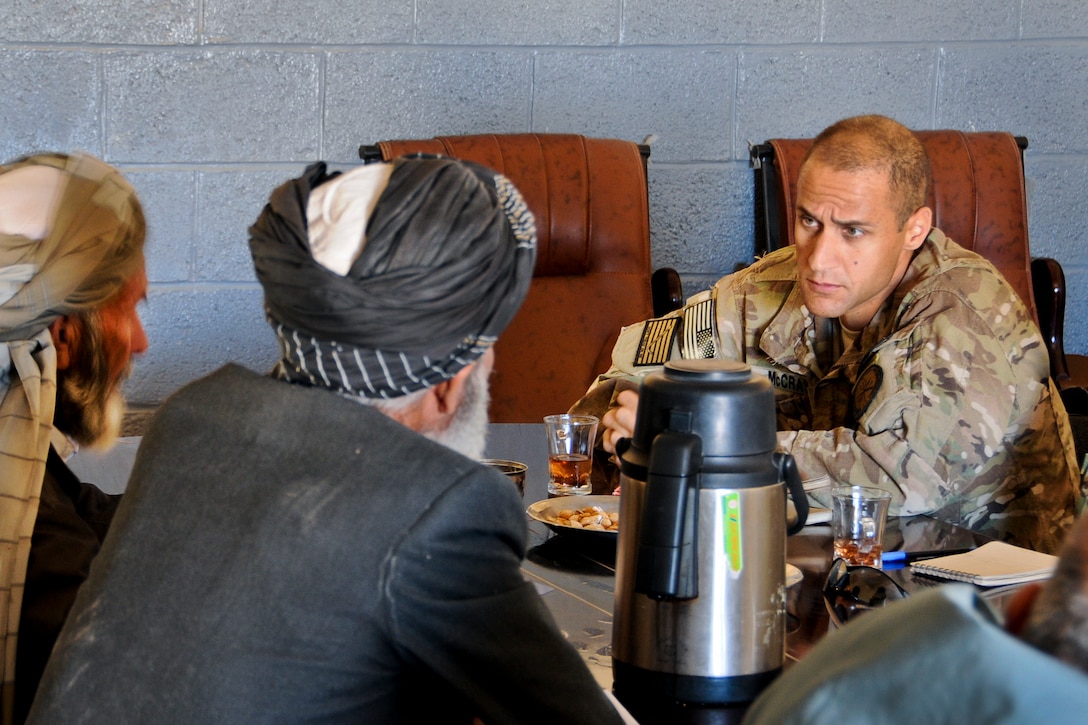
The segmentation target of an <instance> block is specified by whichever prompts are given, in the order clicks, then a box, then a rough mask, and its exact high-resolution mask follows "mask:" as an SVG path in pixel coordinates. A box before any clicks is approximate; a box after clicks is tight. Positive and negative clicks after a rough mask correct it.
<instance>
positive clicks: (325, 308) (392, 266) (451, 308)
mask: <svg viewBox="0 0 1088 725" xmlns="http://www.w3.org/2000/svg"><path fill="white" fill-rule="evenodd" d="M392 163H393V169H392V172H391V174H390V176H389V182H388V185H387V186H386V187H385V190H384V191H383V192H382V193H381V195H380V197H379V198H378V201H377V204H376V206H375V208H374V211H373V213H372V214H371V215H370V219H369V222H368V224H367V227H366V244H365V246H363V248H362V252H361V253H360V254H359V256H358V258H357V259H355V261H354V262H353V263H352V264H351V267H350V269H348V271H347V274H345V275H342V276H341V275H339V274H336V273H335V272H332V271H330V270H329V269H327V268H325V267H324V266H322V265H321V264H319V263H318V262H317V261H315V260H314V258H313V255H312V252H311V249H310V245H309V242H308V232H307V224H306V207H307V200H308V198H309V196H310V192H311V190H312V189H314V188H316V187H318V186H319V185H321V184H322V183H325V182H326V181H329V180H330V179H331V178H333V176H330V175H328V174H327V173H326V167H325V165H324V164H315V165H313V166H310V167H309V168H308V169H307V170H306V172H305V173H304V174H303V175H302V176H301V177H300V178H298V179H294V180H292V181H289V182H287V183H286V184H284V185H283V186H281V187H279V188H278V189H276V190H275V191H274V192H273V194H272V197H271V199H270V201H269V203H268V205H267V206H266V207H265V209H264V211H263V212H262V213H261V215H260V217H259V218H258V219H257V222H256V223H255V224H254V225H253V226H252V227H251V228H250V250H251V252H252V254H253V261H254V266H255V268H256V272H257V278H258V280H260V282H261V285H262V286H263V287H264V292H265V311H266V313H267V315H268V318H269V321H270V322H271V324H272V325H273V327H274V328H275V329H276V332H277V335H278V336H279V339H280V343H281V356H282V358H281V361H280V363H279V365H278V367H277V375H278V376H280V377H282V378H285V379H288V380H291V381H293V382H299V383H304V384H308V385H319V386H323V387H328V388H330V389H333V390H337V391H339V392H343V393H346V394H350V395H356V396H363V397H367V398H392V397H397V396H401V395H406V394H408V393H411V392H414V391H416V390H421V389H423V388H426V387H429V386H431V385H434V384H435V383H437V382H439V381H442V380H447V379H449V378H451V377H453V376H454V375H455V374H456V373H457V371H459V370H460V369H462V368H463V367H465V366H466V365H468V364H470V363H472V362H473V361H474V360H476V359H477V358H479V357H480V356H481V355H482V354H483V353H484V352H485V351H486V350H487V348H489V347H490V346H491V345H493V344H494V343H495V341H496V339H497V338H498V335H499V333H500V332H501V331H502V330H503V329H504V328H505V327H506V325H507V324H508V323H509V322H510V320H511V319H512V318H513V316H514V314H515V313H516V312H517V309H518V307H519V306H520V305H521V302H522V300H523V299H524V297H525V294H526V292H527V291H528V287H529V282H530V280H531V278H532V272H533V266H534V264H535V261H536V227H535V224H534V221H533V217H532V214H531V213H530V212H529V210H528V208H527V207H526V205H525V202H524V200H523V199H522V198H521V194H520V193H519V192H518V191H517V189H516V188H515V187H514V185H513V184H512V183H510V181H509V180H508V179H506V178H505V177H503V176H501V175H500V174H497V173H496V172H494V171H491V170H489V169H486V168H484V167H482V166H479V165H477V164H472V163H468V162H463V161H457V160H454V159H449V158H442V157H434V156H423V155H416V156H408V157H402V158H399V159H396V160H395V161H393V162H392Z"/></svg>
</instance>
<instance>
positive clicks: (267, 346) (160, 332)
mask: <svg viewBox="0 0 1088 725" xmlns="http://www.w3.org/2000/svg"><path fill="white" fill-rule="evenodd" d="M262 299H263V297H262V293H261V288H260V286H259V285H257V284H253V285H249V286H241V287H218V286H199V285H190V286H185V287H178V288H174V289H170V288H160V287H153V288H152V289H151V290H150V292H149V294H148V304H147V305H145V306H144V308H143V309H141V310H140V316H141V318H142V319H143V321H144V328H145V329H146V330H147V336H148V351H147V353H146V354H145V355H143V356H141V357H140V358H139V359H137V360H136V362H135V365H134V367H133V373H132V377H131V378H129V380H128V381H127V382H126V383H125V394H126V396H127V397H128V399H129V400H130V401H131V402H132V403H133V404H136V405H157V404H158V403H160V402H162V401H163V400H164V399H165V398H166V397H167V396H169V395H170V394H171V393H173V392H174V391H175V390H177V389H178V388H180V387H181V386H182V385H184V384H185V383H187V382H189V381H190V380H194V379H196V378H198V377H200V376H202V375H206V374H207V373H209V372H211V371H213V370H215V369H217V368H218V367H220V366H221V365H223V364H224V363H227V362H238V363H240V364H241V365H243V366H245V367H248V368H250V369H252V370H256V371H258V372H267V371H268V370H270V369H271V367H272V365H273V364H274V363H275V361H276V359H277V357H278V354H279V353H278V349H277V347H276V340H275V335H274V333H273V332H272V328H271V327H269V326H268V324H267V323H266V322H265V321H264V312H263V310H262Z"/></svg>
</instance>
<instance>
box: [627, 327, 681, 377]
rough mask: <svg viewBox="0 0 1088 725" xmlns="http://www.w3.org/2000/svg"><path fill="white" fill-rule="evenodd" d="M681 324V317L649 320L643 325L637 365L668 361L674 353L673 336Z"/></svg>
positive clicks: (636, 354) (636, 359)
mask: <svg viewBox="0 0 1088 725" xmlns="http://www.w3.org/2000/svg"><path fill="white" fill-rule="evenodd" d="M679 324H680V318H679V317H662V318H660V319H656V320H647V321H646V323H645V324H644V325H643V326H642V337H641V338H640V339H639V341H638V352H637V353H635V365H662V364H664V363H665V362H667V361H668V359H669V356H670V355H671V354H672V338H673V336H674V335H675V334H676V326H677V325H679Z"/></svg>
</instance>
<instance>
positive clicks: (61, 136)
mask: <svg viewBox="0 0 1088 725" xmlns="http://www.w3.org/2000/svg"><path fill="white" fill-rule="evenodd" d="M101 85H102V83H101V79H100V75H99V72H98V61H97V59H96V58H95V57H94V56H93V55H88V54H83V53H78V52H68V51H31V50H10V49H9V50H3V52H0V87H2V88H3V89H4V103H3V105H2V106H0V129H2V130H0V160H3V161H8V160H11V159H13V158H16V157H19V156H25V155H27V154H30V153H35V152H40V151H77V150H82V151H88V152H90V153H93V154H95V155H96V156H101V155H102V139H101V135H100V133H99V126H100V124H99V98H100V96H101V93H100V89H101Z"/></svg>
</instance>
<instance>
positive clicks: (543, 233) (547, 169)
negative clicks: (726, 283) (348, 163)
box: [359, 133, 683, 423]
mask: <svg viewBox="0 0 1088 725" xmlns="http://www.w3.org/2000/svg"><path fill="white" fill-rule="evenodd" d="M415 152H424V153H435V154H442V155H444V156H451V157H454V158H459V159H463V160H466V161H474V162H477V163H480V164H483V165H484V166H487V167H489V168H492V169H495V170H496V171H498V172H499V173H502V174H504V175H505V176H507V177H508V178H509V179H510V180H511V181H513V182H514V184H515V185H516V186H517V187H518V189H520V190H521V192H522V195H523V196H524V197H525V201H526V203H527V204H528V205H529V208H530V209H531V210H532V211H533V214H534V215H535V216H536V223H537V232H538V235H539V243H540V248H539V252H538V255H537V262H536V269H535V270H534V273H533V283H532V286H531V287H530V289H529V294H528V297H527V298H526V300H525V303H524V304H523V305H522V307H521V309H520V311H519V312H518V314H517V316H516V317H515V318H514V320H513V322H511V323H510V326H509V327H507V329H506V330H505V332H503V334H502V335H501V337H500V338H499V342H498V344H497V345H496V348H495V354H496V361H495V373H494V376H493V378H492V381H491V420H492V421H493V422H496V423H527V422H531V423H537V422H540V420H541V418H542V417H543V416H545V415H548V414H551V413H562V412H565V411H566V410H567V409H568V408H569V407H570V406H571V404H572V403H574V402H575V401H576V400H578V399H579V398H580V397H581V396H582V394H583V393H585V391H586V389H587V388H588V387H589V385H590V383H592V382H593V379H594V378H595V376H596V375H597V374H599V373H601V372H603V371H604V370H606V369H608V367H609V364H610V360H611V350H612V346H613V344H614V343H615V340H616V336H617V335H618V333H619V330H620V328H621V327H622V326H623V325H628V324H631V323H633V322H638V321H640V320H644V319H646V318H649V317H652V316H654V315H655V311H656V314H663V313H664V312H665V311H667V310H669V309H675V308H676V307H679V305H680V304H681V303H682V302H683V296H682V294H681V291H680V287H679V276H678V275H677V274H676V272H675V271H673V270H658V272H657V273H652V272H651V265H650V219H649V210H648V204H649V203H648V198H647V186H646V156H648V155H649V148H648V147H646V146H639V145H638V144H635V143H631V142H629V141H620V140H616V139H599V138H586V137H584V136H578V135H573V134H534V133H524V134H502V135H496V134H485V135H476V136H442V137H438V138H433V139H421V140H400V141H382V142H379V143H378V144H376V145H364V146H362V147H360V149H359V156H360V157H361V158H363V159H364V160H365V161H368V162H369V161H380V160H389V159H392V158H395V157H397V156H401V155H404V154H408V153H415ZM651 280H652V281H651ZM652 287H653V288H657V289H658V290H659V292H658V304H657V306H656V310H655V304H654V299H653V295H652Z"/></svg>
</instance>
